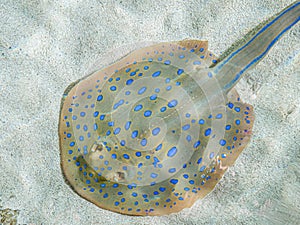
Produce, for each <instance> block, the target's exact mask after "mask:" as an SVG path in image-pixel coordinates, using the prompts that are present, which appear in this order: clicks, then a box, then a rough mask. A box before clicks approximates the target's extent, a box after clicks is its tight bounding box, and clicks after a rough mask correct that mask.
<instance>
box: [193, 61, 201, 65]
mask: <svg viewBox="0 0 300 225" xmlns="http://www.w3.org/2000/svg"><path fill="white" fill-rule="evenodd" d="M193 64H194V65H200V64H201V62H200V61H194V62H193Z"/></svg>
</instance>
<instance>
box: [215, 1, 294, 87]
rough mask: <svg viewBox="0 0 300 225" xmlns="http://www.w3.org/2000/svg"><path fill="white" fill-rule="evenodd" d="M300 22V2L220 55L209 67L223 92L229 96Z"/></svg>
mask: <svg viewBox="0 0 300 225" xmlns="http://www.w3.org/2000/svg"><path fill="white" fill-rule="evenodd" d="M299 20H300V1H296V2H294V3H293V4H291V5H290V6H288V7H286V8H285V9H284V10H282V11H281V12H280V13H278V14H276V15H274V16H273V17H271V18H270V19H268V20H267V21H265V22H263V23H261V24H259V25H258V26H257V27H256V28H254V29H253V30H251V31H250V32H249V33H248V34H246V35H245V36H244V37H243V38H242V39H241V40H239V41H237V42H236V43H235V44H233V45H232V46H231V47H230V48H229V49H228V50H227V51H226V52H225V53H224V54H223V55H221V57H220V58H219V60H218V61H217V62H216V63H214V64H212V65H211V66H210V67H211V68H213V70H214V72H215V74H216V77H217V79H218V81H219V83H220V85H221V87H222V88H223V89H224V91H225V92H228V91H229V90H230V89H231V88H232V87H233V86H234V85H235V84H236V83H237V82H238V80H239V79H240V78H241V77H242V75H243V74H244V73H245V71H247V70H249V69H251V68H252V67H253V66H254V65H255V64H257V63H258V62H259V61H260V60H262V59H263V58H264V57H265V55H266V54H267V53H268V52H269V50H270V49H271V48H272V47H273V46H274V44H275V43H276V42H277V41H278V40H279V39H280V38H281V37H282V36H283V34H285V33H286V32H287V31H288V30H289V29H290V28H291V27H293V26H294V25H295V24H296V23H297V22H299Z"/></svg>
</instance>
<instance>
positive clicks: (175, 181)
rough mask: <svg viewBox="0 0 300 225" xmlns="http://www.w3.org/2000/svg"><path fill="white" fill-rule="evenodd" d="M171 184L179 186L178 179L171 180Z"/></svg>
mask: <svg viewBox="0 0 300 225" xmlns="http://www.w3.org/2000/svg"><path fill="white" fill-rule="evenodd" d="M170 183H172V184H177V183H178V180H177V179H171V180H170Z"/></svg>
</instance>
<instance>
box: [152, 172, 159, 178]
mask: <svg viewBox="0 0 300 225" xmlns="http://www.w3.org/2000/svg"><path fill="white" fill-rule="evenodd" d="M150 176H151V178H156V177H157V176H158V175H157V174H156V173H151V175H150Z"/></svg>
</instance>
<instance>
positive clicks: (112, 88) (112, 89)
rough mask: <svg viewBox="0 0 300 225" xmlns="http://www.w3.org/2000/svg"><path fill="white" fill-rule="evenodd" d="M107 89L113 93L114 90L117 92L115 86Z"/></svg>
mask: <svg viewBox="0 0 300 225" xmlns="http://www.w3.org/2000/svg"><path fill="white" fill-rule="evenodd" d="M109 89H110V90H111V91H115V90H117V87H116V86H111V87H110V88H109Z"/></svg>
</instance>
